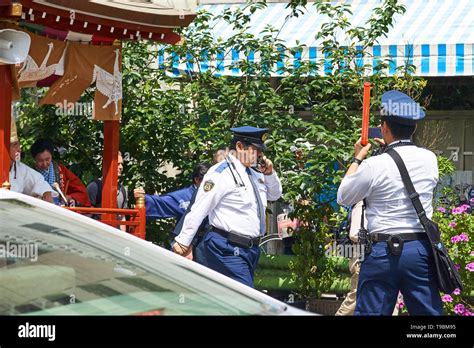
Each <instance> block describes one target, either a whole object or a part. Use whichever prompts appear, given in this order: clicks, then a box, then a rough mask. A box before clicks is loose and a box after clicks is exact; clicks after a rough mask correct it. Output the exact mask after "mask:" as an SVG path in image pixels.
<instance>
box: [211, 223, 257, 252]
mask: <svg viewBox="0 0 474 348" xmlns="http://www.w3.org/2000/svg"><path fill="white" fill-rule="evenodd" d="M211 231H212V232H216V233H217V234H220V235H221V236H222V237H224V238H226V239H227V240H228V241H229V243H232V244H235V245H237V246H239V247H242V248H252V247H254V246H258V245H259V244H260V241H261V237H255V238H251V237H246V236H242V235H240V234H236V233H232V232H227V231H224V230H221V229H219V228H216V227H214V226H212V228H211Z"/></svg>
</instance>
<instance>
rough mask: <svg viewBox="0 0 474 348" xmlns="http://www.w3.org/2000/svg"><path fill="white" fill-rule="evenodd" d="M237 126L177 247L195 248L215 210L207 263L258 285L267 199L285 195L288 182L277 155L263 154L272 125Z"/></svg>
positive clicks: (182, 252)
mask: <svg viewBox="0 0 474 348" xmlns="http://www.w3.org/2000/svg"><path fill="white" fill-rule="evenodd" d="M231 131H232V132H233V133H234V137H233V140H232V143H231V146H230V150H231V153H230V154H228V155H227V156H226V158H225V160H224V161H222V162H220V163H217V164H215V165H214V166H213V167H211V168H210V169H209V171H208V172H207V174H206V175H205V176H204V179H203V183H202V185H201V186H200V187H199V189H198V192H197V195H196V200H195V203H194V204H193V205H192V206H191V209H190V210H189V212H188V213H187V214H186V215H185V216H184V221H183V226H182V229H181V232H180V234H179V235H178V236H177V237H176V238H175V241H176V243H174V245H173V250H174V251H175V252H176V253H178V254H180V255H183V256H185V255H186V254H187V253H189V252H190V251H191V247H190V245H191V241H192V239H193V237H194V235H195V234H196V232H197V229H198V227H199V226H200V225H201V222H202V220H203V219H204V218H205V217H206V216H209V224H210V231H209V232H208V233H207V234H206V235H205V236H204V238H203V241H202V249H203V250H202V251H203V253H204V254H205V255H204V256H205V259H206V264H207V266H208V267H209V268H211V269H213V270H215V271H217V272H220V273H222V274H224V275H226V276H228V277H230V278H232V279H234V280H237V281H239V282H241V283H243V284H246V285H248V286H250V287H253V275H254V271H255V268H256V266H257V263H258V258H259V256H260V249H259V242H260V239H261V237H262V236H263V235H264V233H265V229H266V228H265V208H266V205H267V200H269V201H275V200H277V199H278V198H280V196H281V194H282V187H281V183H280V179H279V178H278V176H277V175H276V173H275V172H274V171H273V163H272V161H271V160H269V159H268V158H266V157H265V156H263V154H262V151H264V150H265V145H264V141H265V139H266V137H267V133H268V131H269V129H268V128H256V127H250V126H244V127H238V128H232V129H231ZM257 168H258V169H257Z"/></svg>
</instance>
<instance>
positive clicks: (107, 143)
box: [102, 121, 120, 220]
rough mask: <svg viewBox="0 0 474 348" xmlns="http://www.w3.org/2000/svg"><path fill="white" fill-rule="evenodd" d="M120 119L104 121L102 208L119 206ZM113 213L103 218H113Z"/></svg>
mask: <svg viewBox="0 0 474 348" xmlns="http://www.w3.org/2000/svg"><path fill="white" fill-rule="evenodd" d="M119 142H120V121H104V157H103V164H102V208H117V190H118V165H117V162H118V150H119ZM114 218H115V217H114V216H113V215H112V214H104V215H102V219H103V220H112V219H114Z"/></svg>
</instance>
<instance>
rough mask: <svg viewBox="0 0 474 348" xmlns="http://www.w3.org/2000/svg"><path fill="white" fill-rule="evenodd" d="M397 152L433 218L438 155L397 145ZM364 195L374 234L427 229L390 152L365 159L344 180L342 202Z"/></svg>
mask: <svg viewBox="0 0 474 348" xmlns="http://www.w3.org/2000/svg"><path fill="white" fill-rule="evenodd" d="M394 143H396V142H394ZM392 144H393V143H392ZM390 145H391V144H390ZM395 151H397V152H398V153H399V154H400V156H401V158H402V159H403V161H404V162H405V166H406V167H407V170H408V173H409V175H410V178H411V180H412V181H413V185H414V186H415V190H416V191H417V192H418V194H419V195H420V201H421V203H422V204H423V207H424V209H425V211H426V215H427V216H428V217H429V218H431V216H432V214H433V206H432V200H433V189H434V188H435V186H436V183H437V182H438V163H437V159H436V156H435V154H434V153H432V152H431V151H429V150H426V149H423V148H419V147H416V146H400V147H395ZM364 198H366V201H367V207H366V216H367V220H368V228H367V229H368V230H369V232H370V233H376V232H377V233H410V232H422V231H423V227H422V226H421V223H420V221H419V219H418V216H417V215H416V211H415V208H414V207H413V204H412V202H411V200H410V198H409V197H408V193H407V191H406V189H405V186H404V184H403V181H402V178H401V175H400V172H399V170H398V167H397V165H396V164H395V161H394V160H393V159H392V157H390V156H389V155H388V154H386V153H384V154H381V155H379V156H374V157H370V158H368V159H366V160H364V161H363V162H362V164H361V165H360V166H359V168H358V169H357V172H355V173H354V174H351V175H347V176H346V177H345V178H344V179H343V180H342V182H341V185H340V186H339V190H338V192H337V202H338V203H339V204H341V205H346V206H350V205H353V204H356V203H357V202H359V201H361V200H362V199H364Z"/></svg>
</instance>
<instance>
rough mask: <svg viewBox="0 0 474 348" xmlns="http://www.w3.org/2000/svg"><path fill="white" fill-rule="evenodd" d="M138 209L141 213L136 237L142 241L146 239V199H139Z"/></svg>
mask: <svg viewBox="0 0 474 348" xmlns="http://www.w3.org/2000/svg"><path fill="white" fill-rule="evenodd" d="M137 209H138V211H139V212H140V213H139V219H140V220H139V221H138V223H139V224H138V226H137V233H136V234H135V235H136V236H137V237H139V238H141V239H146V207H145V199H144V198H138V199H137Z"/></svg>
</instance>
